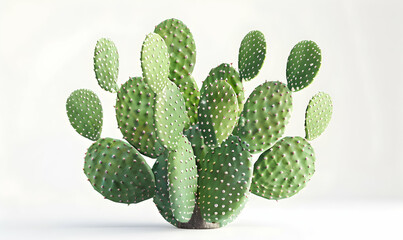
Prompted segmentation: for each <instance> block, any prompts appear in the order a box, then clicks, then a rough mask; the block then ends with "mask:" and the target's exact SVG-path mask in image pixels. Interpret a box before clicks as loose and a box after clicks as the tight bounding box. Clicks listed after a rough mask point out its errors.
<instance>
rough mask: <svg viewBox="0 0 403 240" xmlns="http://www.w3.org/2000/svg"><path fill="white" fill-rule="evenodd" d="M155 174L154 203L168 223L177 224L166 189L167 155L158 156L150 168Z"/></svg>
mask: <svg viewBox="0 0 403 240" xmlns="http://www.w3.org/2000/svg"><path fill="white" fill-rule="evenodd" d="M152 170H153V172H154V176H155V195H154V203H155V205H156V206H157V208H158V211H159V212H160V214H161V216H162V217H163V218H164V219H165V220H166V221H167V222H169V223H171V224H172V225H174V226H177V224H178V221H176V219H175V218H174V215H173V212H172V208H171V202H170V201H169V191H168V157H167V155H166V154H165V155H164V154H163V155H161V156H159V157H158V158H157V159H156V161H155V163H154V165H153V168H152Z"/></svg>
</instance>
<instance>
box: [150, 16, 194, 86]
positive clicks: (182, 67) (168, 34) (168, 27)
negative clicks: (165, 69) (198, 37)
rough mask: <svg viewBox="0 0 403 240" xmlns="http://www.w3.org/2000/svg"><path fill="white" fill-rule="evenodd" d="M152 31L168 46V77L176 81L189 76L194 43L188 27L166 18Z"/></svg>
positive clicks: (191, 68)
mask: <svg viewBox="0 0 403 240" xmlns="http://www.w3.org/2000/svg"><path fill="white" fill-rule="evenodd" d="M154 32H155V33H157V34H159V35H160V36H161V37H162V38H163V39H164V41H165V43H166V45H167V47H168V53H169V60H170V65H169V78H170V79H171V80H172V81H173V82H175V83H176V81H177V80H179V79H183V78H184V77H186V76H189V75H190V74H191V73H192V72H193V68H194V65H195V63H196V45H195V41H194V39H193V35H192V33H191V32H190V30H189V28H188V27H187V26H186V25H185V24H184V23H183V22H182V21H180V20H177V19H168V20H165V21H163V22H161V23H160V24H158V26H156V27H155V30H154ZM176 85H178V84H176Z"/></svg>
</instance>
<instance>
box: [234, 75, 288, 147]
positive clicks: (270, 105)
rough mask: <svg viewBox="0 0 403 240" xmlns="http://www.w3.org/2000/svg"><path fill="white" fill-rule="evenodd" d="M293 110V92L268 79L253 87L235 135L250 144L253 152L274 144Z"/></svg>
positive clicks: (281, 84)
mask: <svg viewBox="0 0 403 240" xmlns="http://www.w3.org/2000/svg"><path fill="white" fill-rule="evenodd" d="M291 110H292V96H291V91H290V90H289V89H288V88H287V86H286V85H285V84H284V83H281V82H265V83H263V84H261V85H259V86H258V87H256V88H255V90H253V92H252V93H251V95H250V96H249V98H248V100H247V101H246V103H245V106H244V110H243V112H242V114H241V117H240V119H241V120H242V122H240V123H239V124H238V127H237V128H236V129H235V131H234V134H235V135H237V136H239V137H240V138H241V139H242V140H244V141H246V142H247V143H248V144H249V151H250V152H251V153H259V152H263V151H264V150H266V149H268V148H269V147H270V146H272V145H273V144H274V143H275V142H276V141H277V140H278V139H279V138H280V137H281V136H282V135H283V133H284V129H285V126H286V125H287V123H288V121H289V119H290V117H291Z"/></svg>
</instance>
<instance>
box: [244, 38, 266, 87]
mask: <svg viewBox="0 0 403 240" xmlns="http://www.w3.org/2000/svg"><path fill="white" fill-rule="evenodd" d="M265 57H266V40H265V38H264V35H263V33H261V32H260V31H257V30H255V31H251V32H249V33H248V34H246V36H245V37H244V38H243V40H242V42H241V47H240V48H239V55H238V68H239V75H240V76H241V78H242V80H245V81H249V80H251V79H253V78H255V77H256V76H257V74H258V73H259V71H260V69H261V68H262V65H263V62H264V59H265Z"/></svg>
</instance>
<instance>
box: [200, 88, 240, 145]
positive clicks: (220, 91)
mask: <svg viewBox="0 0 403 240" xmlns="http://www.w3.org/2000/svg"><path fill="white" fill-rule="evenodd" d="M200 95H201V99H200V102H199V108H198V113H199V124H200V125H199V126H200V129H201V131H202V134H203V137H204V141H205V144H206V145H207V146H209V147H210V148H213V147H215V146H218V145H220V144H221V143H222V142H223V141H224V140H225V139H227V137H228V136H229V135H230V134H231V133H232V131H233V129H234V127H235V125H236V123H237V121H238V112H239V109H238V104H237V103H238V100H237V97H236V94H235V92H234V90H233V89H232V87H231V85H230V84H228V83H227V82H225V81H221V80H215V81H213V82H206V81H205V82H204V83H203V87H202V90H201V93H200Z"/></svg>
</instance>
